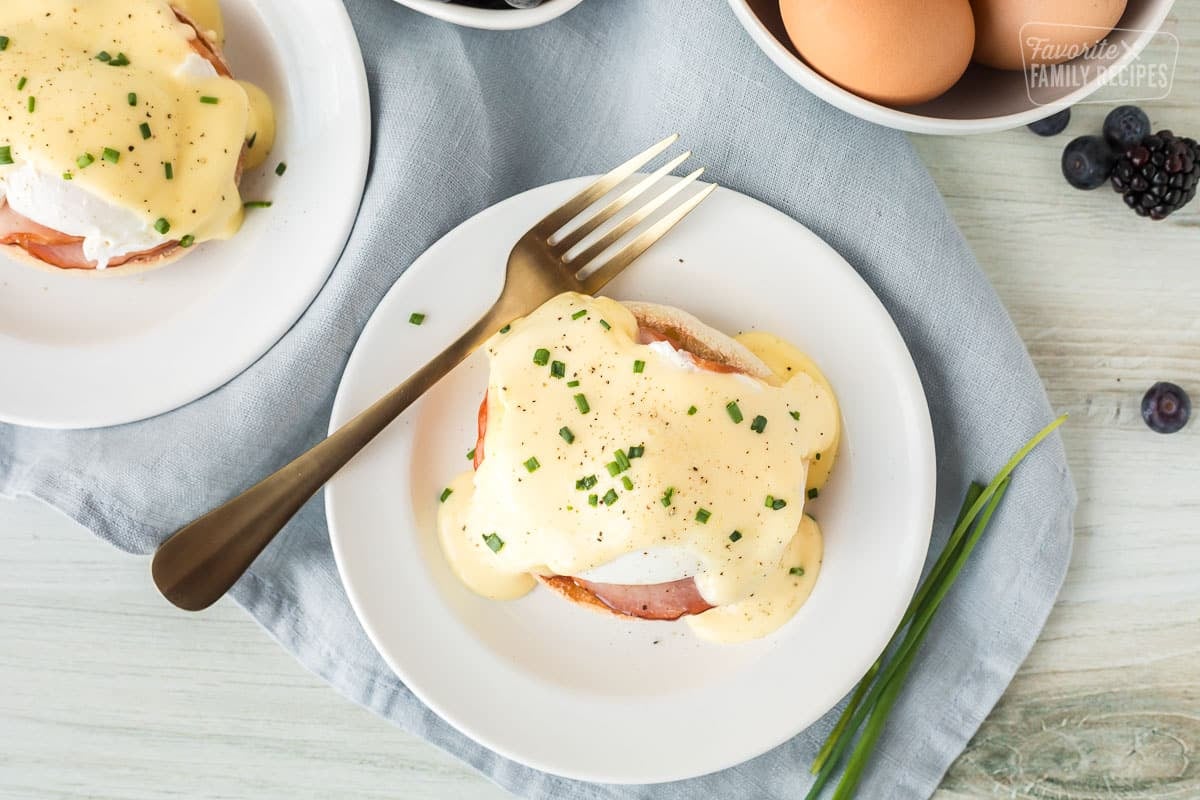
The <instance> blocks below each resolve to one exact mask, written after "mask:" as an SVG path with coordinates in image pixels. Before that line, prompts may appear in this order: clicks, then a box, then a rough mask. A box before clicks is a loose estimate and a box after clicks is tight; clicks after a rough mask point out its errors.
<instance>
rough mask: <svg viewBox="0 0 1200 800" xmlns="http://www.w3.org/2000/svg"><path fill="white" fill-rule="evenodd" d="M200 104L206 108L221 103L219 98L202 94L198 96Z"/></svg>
mask: <svg viewBox="0 0 1200 800" xmlns="http://www.w3.org/2000/svg"><path fill="white" fill-rule="evenodd" d="M200 102H201V103H204V104H205V105H206V106H215V105H216V104H217V103H219V102H221V100H220V98H217V97H212V96H211V95H207V94H202V95H200Z"/></svg>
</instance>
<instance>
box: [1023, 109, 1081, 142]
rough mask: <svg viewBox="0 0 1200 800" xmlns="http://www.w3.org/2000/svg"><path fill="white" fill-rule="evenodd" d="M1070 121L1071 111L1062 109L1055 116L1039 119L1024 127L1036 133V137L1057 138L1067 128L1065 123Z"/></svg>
mask: <svg viewBox="0 0 1200 800" xmlns="http://www.w3.org/2000/svg"><path fill="white" fill-rule="evenodd" d="M1070 121H1071V109H1069V108H1064V109H1063V110H1062V111H1060V112H1058V113H1057V114H1051V115H1050V116H1048V117H1045V118H1043V119H1039V120H1038V121H1037V122H1031V123H1029V125H1027V126H1026V127H1028V128H1029V130H1031V131H1033V132H1034V133H1036V134H1037V135H1038V136H1057V135H1058V134H1060V133H1062V132H1063V131H1064V130H1066V128H1067V123H1068V122H1070Z"/></svg>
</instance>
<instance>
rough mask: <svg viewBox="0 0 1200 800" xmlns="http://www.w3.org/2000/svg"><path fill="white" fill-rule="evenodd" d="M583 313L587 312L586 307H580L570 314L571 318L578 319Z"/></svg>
mask: <svg viewBox="0 0 1200 800" xmlns="http://www.w3.org/2000/svg"><path fill="white" fill-rule="evenodd" d="M585 314H587V309H586V308H581V309H579V310H578V311H576V312H575V313H574V314H572V315H571V319H579V318H580V317H582V316H584V315H585Z"/></svg>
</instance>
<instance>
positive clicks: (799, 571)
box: [788, 567, 804, 578]
mask: <svg viewBox="0 0 1200 800" xmlns="http://www.w3.org/2000/svg"><path fill="white" fill-rule="evenodd" d="M788 574H789V575H796V576H797V577H800V578H803V577H804V567H792V568H791V569H789V570H788Z"/></svg>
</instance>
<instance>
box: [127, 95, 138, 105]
mask: <svg viewBox="0 0 1200 800" xmlns="http://www.w3.org/2000/svg"><path fill="white" fill-rule="evenodd" d="M125 100H126V101H127V102H128V103H129V105H131V106H136V105H137V92H130V93H129V94H127V95H125Z"/></svg>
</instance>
